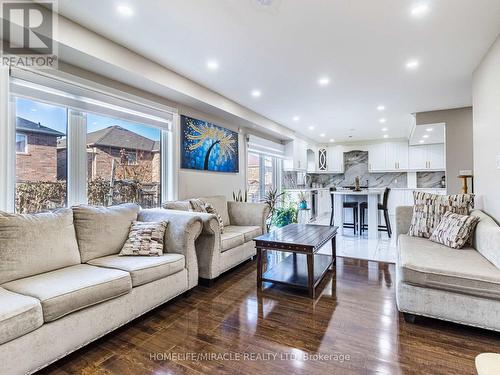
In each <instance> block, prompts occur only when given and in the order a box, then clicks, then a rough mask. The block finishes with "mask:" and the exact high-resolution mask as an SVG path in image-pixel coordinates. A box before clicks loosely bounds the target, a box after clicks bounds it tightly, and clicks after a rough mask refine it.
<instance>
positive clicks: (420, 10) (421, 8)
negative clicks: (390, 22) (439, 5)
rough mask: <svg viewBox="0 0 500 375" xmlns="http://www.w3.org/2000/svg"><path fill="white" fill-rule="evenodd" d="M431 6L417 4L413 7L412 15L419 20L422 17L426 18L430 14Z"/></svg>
mask: <svg viewBox="0 0 500 375" xmlns="http://www.w3.org/2000/svg"><path fill="white" fill-rule="evenodd" d="M429 9H430V8H429V5H428V4H424V3H421V4H416V5H415V6H413V7H412V8H411V11H410V13H411V15H412V16H413V17H415V18H419V17H422V16H425V15H426V14H427V12H429Z"/></svg>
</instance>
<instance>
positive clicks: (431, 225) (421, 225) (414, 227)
mask: <svg viewBox="0 0 500 375" xmlns="http://www.w3.org/2000/svg"><path fill="white" fill-rule="evenodd" d="M413 198H414V206H413V215H412V218H411V224H410V229H409V231H408V234H409V235H410V236H415V237H424V238H429V237H430V236H431V234H432V232H433V231H434V229H435V228H436V227H437V225H438V224H439V222H440V221H441V217H442V216H443V215H444V213H445V212H447V211H450V212H453V213H455V214H460V215H468V214H469V210H470V209H471V208H472V207H473V206H474V194H455V195H439V194H431V193H426V192H423V191H414V192H413Z"/></svg>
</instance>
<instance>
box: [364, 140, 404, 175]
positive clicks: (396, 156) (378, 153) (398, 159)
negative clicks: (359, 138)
mask: <svg viewBox="0 0 500 375" xmlns="http://www.w3.org/2000/svg"><path fill="white" fill-rule="evenodd" d="M368 169H369V170H370V172H388V171H398V170H402V171H404V170H407V169H408V143H407V142H383V143H375V144H372V145H369V146H368Z"/></svg>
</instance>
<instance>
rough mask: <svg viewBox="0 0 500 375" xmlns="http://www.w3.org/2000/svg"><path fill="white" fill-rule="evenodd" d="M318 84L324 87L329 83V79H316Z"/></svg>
mask: <svg viewBox="0 0 500 375" xmlns="http://www.w3.org/2000/svg"><path fill="white" fill-rule="evenodd" d="M318 83H319V85H320V86H326V85H328V84H329V83H330V78H328V77H321V78H320V79H318Z"/></svg>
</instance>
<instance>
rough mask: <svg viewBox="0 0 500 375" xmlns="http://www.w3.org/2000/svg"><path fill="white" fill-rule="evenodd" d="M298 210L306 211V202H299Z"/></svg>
mask: <svg viewBox="0 0 500 375" xmlns="http://www.w3.org/2000/svg"><path fill="white" fill-rule="evenodd" d="M299 209H301V210H305V209H307V202H306V201H302V202H300V203H299Z"/></svg>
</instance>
